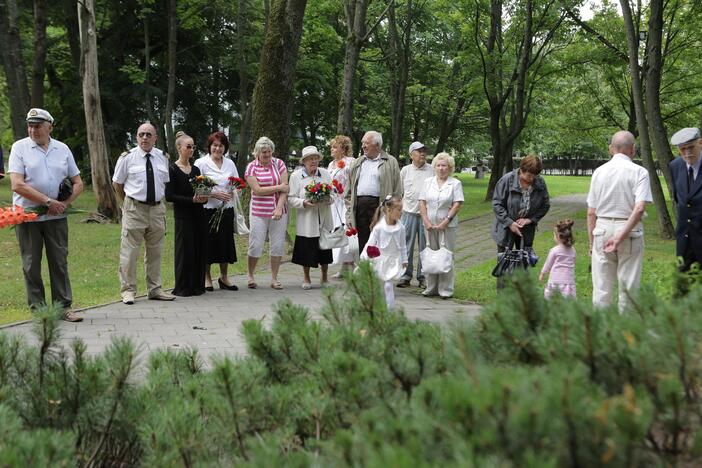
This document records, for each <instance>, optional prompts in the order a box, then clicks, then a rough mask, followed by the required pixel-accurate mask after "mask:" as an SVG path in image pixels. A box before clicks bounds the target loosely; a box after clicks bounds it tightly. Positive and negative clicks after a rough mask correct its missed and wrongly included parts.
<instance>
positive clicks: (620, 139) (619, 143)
mask: <svg viewBox="0 0 702 468" xmlns="http://www.w3.org/2000/svg"><path fill="white" fill-rule="evenodd" d="M635 144H636V138H635V137H634V135H633V133H631V132H629V131H626V130H620V131H618V132H617V133H615V134H614V135H613V136H612V142H611V143H610V145H611V146H612V148H613V149H615V150H616V151H622V150H625V149H629V148H631V147H632V146H634V145H635Z"/></svg>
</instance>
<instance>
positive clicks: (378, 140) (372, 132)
mask: <svg viewBox="0 0 702 468" xmlns="http://www.w3.org/2000/svg"><path fill="white" fill-rule="evenodd" d="M366 135H368V136H370V137H371V138H373V143H375V144H376V145H378V148H382V147H383V135H381V134H380V132H376V131H375V130H368V131H367V132H366Z"/></svg>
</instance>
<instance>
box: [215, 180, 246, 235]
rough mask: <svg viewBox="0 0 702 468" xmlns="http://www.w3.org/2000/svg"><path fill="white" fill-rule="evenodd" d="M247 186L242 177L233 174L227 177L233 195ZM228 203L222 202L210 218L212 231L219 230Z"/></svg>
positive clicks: (228, 188)
mask: <svg viewBox="0 0 702 468" xmlns="http://www.w3.org/2000/svg"><path fill="white" fill-rule="evenodd" d="M245 188H246V181H245V180H244V179H242V178H241V177H234V176H231V177H228V178H227V190H229V193H230V194H231V195H232V197H234V196H236V195H235V194H234V191H235V190H244V189H245ZM226 205H227V204H226V203H224V202H222V204H221V205H219V206H218V207H217V211H215V213H214V214H213V215H212V217H211V218H210V232H219V225H220V224H222V216H223V215H224V209H225V207H226Z"/></svg>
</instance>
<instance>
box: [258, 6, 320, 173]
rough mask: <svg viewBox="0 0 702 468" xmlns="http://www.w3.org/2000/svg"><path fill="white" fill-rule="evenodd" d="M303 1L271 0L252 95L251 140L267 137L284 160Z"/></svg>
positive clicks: (286, 154) (300, 33)
mask: <svg viewBox="0 0 702 468" xmlns="http://www.w3.org/2000/svg"><path fill="white" fill-rule="evenodd" d="M306 5H307V0H273V1H272V2H271V7H270V13H269V20H268V29H267V30H266V36H265V38H264V42H263V49H262V50H261V61H260V65H259V71H258V78H257V80H256V86H255V87H254V93H253V116H252V126H253V128H252V136H253V138H252V140H256V139H257V138H258V137H260V136H263V135H265V136H267V137H269V138H271V139H272V140H273V142H274V143H275V145H276V146H275V154H276V156H277V157H279V158H281V159H283V160H285V161H287V159H288V147H289V144H290V143H289V140H290V128H291V127H290V122H291V120H292V104H293V82H294V79H295V67H296V65H297V55H298V49H299V47H300V39H301V37H302V23H303V18H304V14H305V7H306Z"/></svg>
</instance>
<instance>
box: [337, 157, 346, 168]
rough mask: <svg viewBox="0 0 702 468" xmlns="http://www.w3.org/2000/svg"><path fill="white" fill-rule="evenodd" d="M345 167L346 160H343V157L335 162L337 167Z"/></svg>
mask: <svg viewBox="0 0 702 468" xmlns="http://www.w3.org/2000/svg"><path fill="white" fill-rule="evenodd" d="M345 167H346V161H344V160H343V159H340V160H338V161H337V162H336V168H337V169H343V168H345Z"/></svg>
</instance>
